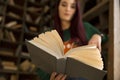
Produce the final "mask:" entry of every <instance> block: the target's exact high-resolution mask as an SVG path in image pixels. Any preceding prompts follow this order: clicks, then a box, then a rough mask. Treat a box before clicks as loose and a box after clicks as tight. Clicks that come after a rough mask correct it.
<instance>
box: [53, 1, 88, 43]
mask: <svg viewBox="0 0 120 80" xmlns="http://www.w3.org/2000/svg"><path fill="white" fill-rule="evenodd" d="M79 1H80V0H76V12H75V14H74V15H73V18H72V20H71V26H70V34H71V39H72V40H75V41H76V39H77V41H78V40H79V43H80V45H85V44H87V40H86V33H85V29H84V26H83V23H82V17H81V12H80V2H79ZM59 4H60V0H57V3H56V6H55V8H56V9H55V12H54V28H55V29H56V30H57V31H58V33H59V34H60V36H61V38H62V39H63V30H62V27H61V21H60V17H59V10H58V6H59Z"/></svg>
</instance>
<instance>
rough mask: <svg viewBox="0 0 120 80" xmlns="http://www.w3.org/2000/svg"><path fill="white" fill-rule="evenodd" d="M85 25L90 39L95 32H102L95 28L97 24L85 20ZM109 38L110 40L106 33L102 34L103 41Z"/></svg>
mask: <svg viewBox="0 0 120 80" xmlns="http://www.w3.org/2000/svg"><path fill="white" fill-rule="evenodd" d="M84 27H85V31H86V37H87V40H88V41H89V40H90V38H91V37H92V36H93V35H94V34H102V33H101V32H100V31H99V30H98V29H97V28H95V26H93V25H91V24H90V23H88V22H84ZM107 40H108V37H107V36H106V35H105V34H104V35H103V36H102V43H104V42H106V41H107Z"/></svg>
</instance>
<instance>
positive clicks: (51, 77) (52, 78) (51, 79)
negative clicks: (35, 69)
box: [50, 72, 57, 80]
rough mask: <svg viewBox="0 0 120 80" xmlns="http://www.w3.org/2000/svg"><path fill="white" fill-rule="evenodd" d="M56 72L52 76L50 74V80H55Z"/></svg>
mask: <svg viewBox="0 0 120 80" xmlns="http://www.w3.org/2000/svg"><path fill="white" fill-rule="evenodd" d="M56 74H57V73H56V72H53V73H52V74H51V76H50V80H54V79H55V76H56Z"/></svg>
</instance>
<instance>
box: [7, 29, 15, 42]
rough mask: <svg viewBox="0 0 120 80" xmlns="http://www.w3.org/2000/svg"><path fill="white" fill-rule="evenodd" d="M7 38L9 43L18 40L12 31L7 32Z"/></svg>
mask: <svg viewBox="0 0 120 80" xmlns="http://www.w3.org/2000/svg"><path fill="white" fill-rule="evenodd" d="M5 38H6V39H8V40H9V41H12V42H16V38H15V36H14V34H13V32H12V31H8V30H5Z"/></svg>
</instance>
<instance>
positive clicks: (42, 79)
mask: <svg viewBox="0 0 120 80" xmlns="http://www.w3.org/2000/svg"><path fill="white" fill-rule="evenodd" d="M36 73H37V75H38V77H39V78H40V80H50V74H48V73H46V72H44V71H43V70H41V69H40V68H37V70H36Z"/></svg>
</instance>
